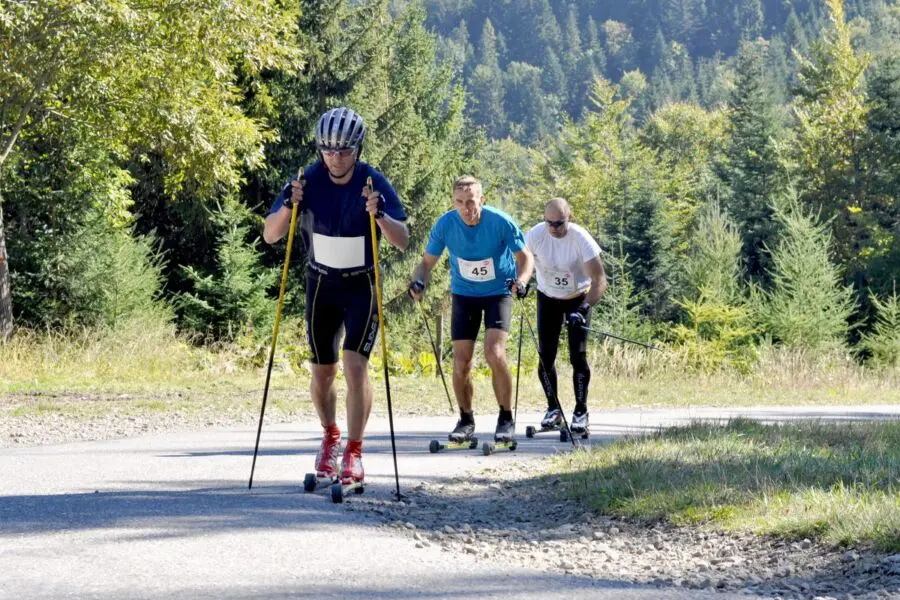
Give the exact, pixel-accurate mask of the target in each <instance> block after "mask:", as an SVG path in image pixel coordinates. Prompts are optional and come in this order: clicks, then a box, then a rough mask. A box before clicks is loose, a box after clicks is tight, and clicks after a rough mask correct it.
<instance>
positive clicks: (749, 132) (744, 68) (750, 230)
mask: <svg viewBox="0 0 900 600" xmlns="http://www.w3.org/2000/svg"><path fill="white" fill-rule="evenodd" d="M764 51H765V48H764V47H762V46H760V45H757V44H754V43H751V42H743V43H742V44H741V48H740V52H739V54H738V58H737V63H736V67H735V70H736V73H735V75H736V78H735V87H734V91H733V92H732V94H731V97H730V98H729V100H728V108H727V110H728V134H729V139H730V142H729V144H728V145H727V147H726V148H725V151H724V157H723V159H722V161H721V163H720V164H719V165H718V168H717V170H718V174H719V177H720V178H721V179H722V182H723V183H724V184H725V185H726V187H727V190H728V192H729V194H728V199H727V201H726V203H725V206H726V208H727V211H728V212H729V214H731V215H732V216H733V218H734V219H735V221H736V222H737V224H738V229H739V230H740V231H741V234H742V238H743V258H744V263H745V269H746V273H747V275H748V276H749V277H750V278H751V279H754V280H764V279H765V277H766V273H767V272H768V271H769V270H770V269H771V264H770V262H769V261H770V255H769V254H768V252H766V250H765V248H766V247H772V246H773V245H774V243H775V236H776V234H777V233H778V224H777V222H776V220H775V217H774V213H773V206H772V202H773V199H774V197H775V196H776V194H778V193H780V191H781V190H783V189H784V185H785V183H786V174H785V169H784V167H783V165H782V161H781V159H780V157H779V151H778V140H779V139H780V137H781V133H780V127H779V122H778V116H777V113H776V110H777V109H776V106H775V104H774V102H773V94H772V91H771V88H770V87H769V80H768V78H767V77H766V75H765V72H764V70H763V68H764V62H763V55H762V53H763V52H764Z"/></svg>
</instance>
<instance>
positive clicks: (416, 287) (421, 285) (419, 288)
mask: <svg viewBox="0 0 900 600" xmlns="http://www.w3.org/2000/svg"><path fill="white" fill-rule="evenodd" d="M424 291H425V282H424V281H422V280H421V279H416V280H415V281H411V282H410V283H409V287H408V288H406V293H407V294H408V295H409V297H410V298H413V294H421V293H422V292H424ZM413 299H414V300H415V298H413Z"/></svg>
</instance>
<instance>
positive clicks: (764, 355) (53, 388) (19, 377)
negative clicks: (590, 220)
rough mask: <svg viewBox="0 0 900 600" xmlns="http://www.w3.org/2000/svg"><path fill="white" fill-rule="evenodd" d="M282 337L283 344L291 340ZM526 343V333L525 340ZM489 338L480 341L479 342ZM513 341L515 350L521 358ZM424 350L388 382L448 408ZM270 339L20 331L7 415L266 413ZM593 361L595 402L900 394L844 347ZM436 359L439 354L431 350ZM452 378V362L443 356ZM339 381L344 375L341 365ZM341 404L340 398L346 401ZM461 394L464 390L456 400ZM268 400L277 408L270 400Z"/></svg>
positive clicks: (302, 383) (6, 348)
mask: <svg viewBox="0 0 900 600" xmlns="http://www.w3.org/2000/svg"><path fill="white" fill-rule="evenodd" d="M294 338H296V336H293V337H292V336H287V335H286V336H285V337H284V339H283V340H282V339H280V340H279V350H278V352H277V353H276V359H275V363H274V369H273V372H272V380H271V384H270V393H269V401H270V402H271V403H272V404H271V406H272V410H274V411H276V412H278V413H281V414H284V415H287V416H290V415H294V414H312V413H313V407H312V405H311V402H310V399H309V393H308V387H309V369H310V367H309V364H308V363H307V362H305V360H303V356H304V353H303V344H302V341H301V342H298V341H297V340H296V339H294ZM282 341H283V343H282ZM526 341H528V340H526ZM479 347H480V345H479ZM515 350H516V342H515V340H514V339H512V338H511V340H510V345H509V359H510V362H511V364H514V357H515ZM524 350H525V351H526V352H523V371H522V374H521V380H520V386H521V388H520V392H519V410H520V411H525V410H542V409H543V408H544V407H545V404H546V402H545V400H544V394H543V392H542V390H541V388H540V386H539V384H538V381H537V375H536V372H535V366H536V358H535V356H531V357H530V358H529V356H528V355H529V354H533V353H532V352H531V351H532V350H533V343H529V344H527V347H526V348H524ZM429 357H431V355H429V354H428V353H427V352H426V353H420V354H419V355H416V356H415V357H414V356H412V355H411V356H408V357H407V356H404V355H402V354H397V355H396V356H394V355H393V354H392V360H391V365H390V367H391V371H392V374H391V392H392V401H393V404H394V406H395V408H396V410H397V411H398V413H401V414H445V413H446V414H451V413H452V412H454V411H455V409H454V410H453V411H451V409H450V408H449V407H448V403H447V399H446V396H445V393H444V390H443V386H442V384H441V381H440V379H439V378H438V377H436V374H435V370H434V364H433V363H429V362H428V359H429ZM267 358H268V346H267V344H262V343H258V342H257V343H250V342H247V341H243V343H239V344H233V345H228V346H226V345H218V346H198V345H194V344H191V343H189V341H188V340H186V339H185V338H184V337H183V336H180V335H179V334H178V333H177V332H176V331H175V329H174V327H172V326H171V325H170V324H166V323H160V322H158V321H152V320H148V321H146V322H142V321H133V322H129V323H125V324H122V325H120V326H119V327H118V328H117V329H116V330H115V331H104V330H84V331H81V332H78V333H69V334H65V335H64V334H61V333H58V332H53V331H43V332H41V331H25V330H20V331H17V332H16V335H15V336H14V337H13V338H12V340H11V341H10V342H7V343H5V344H4V343H0V415H2V414H4V413H5V414H7V415H9V414H17V415H25V414H34V413H35V412H42V413H52V412H54V411H55V412H59V413H62V412H68V413H70V414H98V413H103V412H117V413H122V412H127V411H128V410H132V411H135V412H161V411H166V410H173V411H179V412H192V411H198V410H200V409H201V408H202V409H203V410H211V409H215V410H222V411H226V412H240V411H245V412H247V413H248V414H251V415H252V414H254V413H258V411H259V403H260V401H261V399H262V389H263V384H264V381H265V367H266V364H267ZM590 358H591V361H592V364H593V370H594V374H593V378H592V381H591V391H590V404H591V406H592V408H593V410H595V411H598V410H599V411H602V410H610V409H616V408H627V407H647V408H656V407H690V406H728V407H735V406H750V405H769V406H772V405H804V404H805V405H813V404H819V405H827V404H849V405H872V404H894V403H897V402H898V401H900V392H898V390H900V373H898V371H897V370H896V369H895V370H893V371H873V370H871V369H867V368H865V367H862V366H860V365H858V364H857V363H855V362H854V361H853V360H852V359H850V358H849V357H848V356H842V355H834V354H832V355H815V356H813V355H806V354H804V353H802V352H796V351H794V352H788V351H785V350H781V349H778V348H768V349H766V350H765V351H761V353H760V356H759V361H758V363H757V364H756V366H755V368H754V370H753V371H752V372H750V373H738V372H733V371H720V372H718V373H714V374H703V373H697V372H693V371H691V369H690V368H689V366H690V365H689V364H687V363H686V362H685V360H686V359H685V357H684V356H683V355H682V354H680V353H679V352H678V351H677V350H675V349H671V348H664V351H663V352H652V351H647V350H644V349H642V348H639V347H634V346H628V345H623V344H620V343H617V342H610V341H608V340H607V341H605V342H602V343H594V344H592V346H591V349H590ZM431 360H432V361H433V357H431ZM380 361H381V358H380V352H378V351H376V353H375V354H374V355H373V360H372V364H371V366H370V369H371V373H372V377H373V387H374V390H375V405H374V408H373V410H374V411H375V413H376V414H378V413H381V414H383V413H384V412H385V411H386V402H385V393H384V383H383V378H382V371H381V362H380ZM564 363H565V361H564V360H563V358H561V359H560V360H559V361H558V370H559V382H560V384H559V389H560V399H561V401H562V404H563V406H564V407H567V408H569V409H571V407H572V406H573V404H574V403H573V399H572V386H571V383H570V382H571V371H570V370H569V369H568V367H567V366H566V365H565V364H564ZM444 366H445V373H446V375H447V377H448V381H447V384H448V386H450V393H451V396H452V393H453V392H452V383H451V381H450V380H449V378H450V372H451V370H452V364H451V361H450V360H449V357H448V358H446V359H445V361H444ZM474 384H475V389H476V405H475V406H476V412H477V414H479V415H481V414H492V413H493V412H494V410H495V408H494V407H495V405H494V402H493V393H492V390H491V381H490V375H489V371H488V369H487V368H486V366H485V365H484V363H483V360H481V359H480V358H478V357H477V355H476V367H475V382H474ZM338 385H339V387H340V388H341V390H340V391H339V393H341V394H342V392H343V382H342V381H341V375H340V373H339V374H338ZM339 404H343V403H339ZM454 404H455V399H454ZM267 410H268V409H267Z"/></svg>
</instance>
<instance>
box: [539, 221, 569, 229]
mask: <svg viewBox="0 0 900 600" xmlns="http://www.w3.org/2000/svg"><path fill="white" fill-rule="evenodd" d="M544 222H545V223H547V225H549V226H550V227H552V228H554V229H559V228H560V227H562V226H563V225H565V224H566V219H562V220H561V221H544Z"/></svg>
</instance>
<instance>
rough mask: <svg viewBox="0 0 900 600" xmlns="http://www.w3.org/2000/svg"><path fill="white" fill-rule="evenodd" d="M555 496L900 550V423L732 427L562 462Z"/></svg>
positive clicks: (666, 434) (626, 511)
mask: <svg viewBox="0 0 900 600" xmlns="http://www.w3.org/2000/svg"><path fill="white" fill-rule="evenodd" d="M552 470H553V471H554V472H558V473H561V475H560V479H561V485H560V493H561V494H563V495H565V496H569V497H574V498H575V499H577V500H579V501H582V502H584V503H586V504H587V505H588V506H590V507H591V508H592V509H593V510H595V511H597V512H600V513H604V514H620V515H626V516H629V517H634V518H640V519H651V520H655V519H663V520H667V521H669V522H672V523H674V524H710V525H713V526H716V527H721V528H723V529H729V530H749V531H753V532H756V533H761V534H776V535H780V536H784V537H788V538H799V539H802V538H805V537H809V538H817V539H820V540H824V541H828V542H834V543H842V544H868V543H871V544H874V545H875V546H876V547H878V548H879V549H882V550H888V551H896V550H900V494H898V491H900V489H898V482H900V422H898V421H887V422H864V423H860V422H851V423H840V424H836V423H822V422H802V423H791V424H783V425H764V424H761V423H759V422H756V421H753V420H748V419H735V420H733V421H731V422H730V423H728V424H727V425H724V426H718V425H710V424H703V423H696V424H692V425H690V426H685V427H675V428H670V429H666V430H663V431H660V432H658V433H657V434H655V435H651V436H647V437H642V438H632V439H628V440H623V441H619V442H615V443H613V444H611V445H609V446H602V447H595V448H593V449H591V450H589V451H585V452H577V453H573V454H566V455H561V456H559V457H557V458H555V459H554V464H553V468H552Z"/></svg>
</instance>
